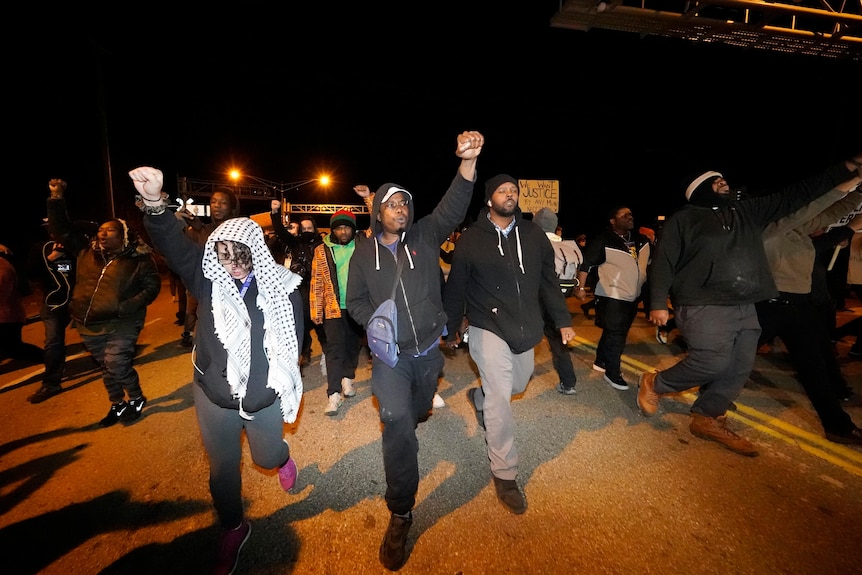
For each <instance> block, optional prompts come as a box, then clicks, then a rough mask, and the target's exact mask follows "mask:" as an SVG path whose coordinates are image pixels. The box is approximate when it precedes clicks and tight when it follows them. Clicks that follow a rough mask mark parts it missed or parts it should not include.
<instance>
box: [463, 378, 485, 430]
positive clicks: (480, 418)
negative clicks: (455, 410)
mask: <svg viewBox="0 0 862 575" xmlns="http://www.w3.org/2000/svg"><path fill="white" fill-rule="evenodd" d="M478 391H479V388H478V387H471V388H470V389H468V390H467V401H469V402H470V405H472V406H473V411H475V412H476V421H477V422H478V423H479V427H481V428H482V429H485V414H484V413H482V410H481V409H478V408H477V407H476V398H475V397H474V396H475V394H476V392H478Z"/></svg>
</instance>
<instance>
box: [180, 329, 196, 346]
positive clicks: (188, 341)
mask: <svg viewBox="0 0 862 575" xmlns="http://www.w3.org/2000/svg"><path fill="white" fill-rule="evenodd" d="M182 337H183V339H182V341H181V342H180V347H191V346H192V344H194V339H193V338H192V334H191V332H188V331H184V332H183V335H182Z"/></svg>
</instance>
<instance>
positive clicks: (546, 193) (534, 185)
mask: <svg viewBox="0 0 862 575" xmlns="http://www.w3.org/2000/svg"><path fill="white" fill-rule="evenodd" d="M518 186H519V187H520V188H521V199H520V200H518V206H519V207H520V208H521V211H522V212H528V213H533V214H535V213H536V212H538V211H539V210H540V209H542V208H548V209H549V210H551V211H552V212H554V213H555V214H556V213H559V211H560V181H559V180H518Z"/></svg>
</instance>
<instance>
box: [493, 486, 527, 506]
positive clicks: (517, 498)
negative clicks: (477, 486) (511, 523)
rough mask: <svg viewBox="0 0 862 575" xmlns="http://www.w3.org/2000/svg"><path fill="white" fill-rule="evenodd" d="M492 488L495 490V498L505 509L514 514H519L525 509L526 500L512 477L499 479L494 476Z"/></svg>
mask: <svg viewBox="0 0 862 575" xmlns="http://www.w3.org/2000/svg"><path fill="white" fill-rule="evenodd" d="M494 489H495V490H496V491H497V498H498V499H499V500H500V502H501V503H502V504H503V505H505V506H506V509H508V510H509V511H511V512H512V513H514V514H516V515H520V514H521V513H523V512H524V511H526V510H527V502H526V501H525V500H524V496H523V495H521V491H520V490H519V489H518V484H517V483H515V480H514V479H500V478H499V477H494Z"/></svg>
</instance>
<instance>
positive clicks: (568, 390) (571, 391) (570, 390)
mask: <svg viewBox="0 0 862 575" xmlns="http://www.w3.org/2000/svg"><path fill="white" fill-rule="evenodd" d="M557 391H558V392H559V393H562V394H563V395H575V394H576V393H578V390H576V389H575V386H574V385H573V386H572V387H566V386H565V384H564V383H563V382H562V381H561V382H560V383H558V384H557Z"/></svg>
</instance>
